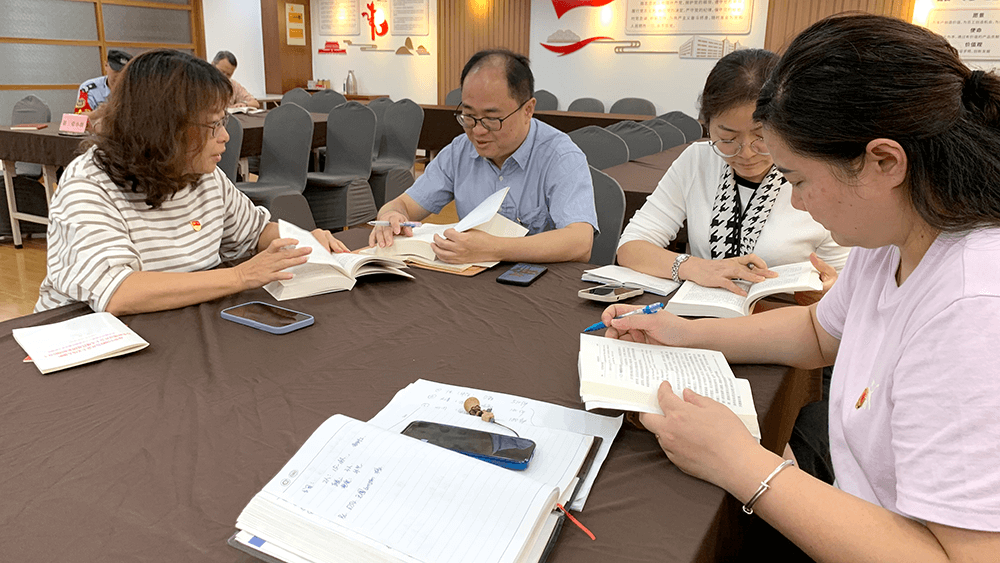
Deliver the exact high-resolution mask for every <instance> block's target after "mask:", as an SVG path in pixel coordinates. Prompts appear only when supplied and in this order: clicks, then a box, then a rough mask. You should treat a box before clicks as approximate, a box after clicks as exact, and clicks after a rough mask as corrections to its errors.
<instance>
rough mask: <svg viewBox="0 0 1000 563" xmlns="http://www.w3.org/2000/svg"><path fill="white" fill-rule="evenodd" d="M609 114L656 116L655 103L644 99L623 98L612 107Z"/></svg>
mask: <svg viewBox="0 0 1000 563" xmlns="http://www.w3.org/2000/svg"><path fill="white" fill-rule="evenodd" d="M608 112H609V113H631V114H633V115H652V116H655V115H656V106H655V105H653V102H651V101H649V100H646V99H643V98H622V99H620V100H618V101H617V102H615V103H614V104H612V105H611V109H610V110H608Z"/></svg>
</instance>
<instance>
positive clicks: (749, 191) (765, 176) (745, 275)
mask: <svg viewBox="0 0 1000 563" xmlns="http://www.w3.org/2000/svg"><path fill="white" fill-rule="evenodd" d="M777 61H778V56H777V55H775V54H774V53H772V52H770V51H765V50H763V49H740V50H737V51H734V52H732V53H730V54H728V55H726V56H725V57H723V58H722V59H720V60H719V62H718V63H716V65H715V67H714V68H713V69H712V71H711V72H710V73H709V75H708V79H707V80H706V82H705V88H704V90H703V91H702V94H701V97H700V105H701V109H700V116H699V119H700V121H701V122H702V124H703V125H704V126H705V128H706V129H707V130H708V134H709V137H710V138H711V141H708V142H697V143H694V144H692V145H691V146H690V147H688V148H687V149H685V150H684V152H683V153H681V155H680V156H679V157H678V158H677V160H676V161H675V162H674V163H673V164H672V165H671V166H670V169H669V170H667V173H666V174H664V175H663V179H661V180H660V183H659V185H657V187H656V190H654V191H653V193H652V195H650V196H649V198H648V199H647V200H646V203H645V204H644V205H643V206H642V208H640V209H639V211H637V212H636V214H635V216H634V217H632V219H631V220H630V221H629V222H628V225H627V226H626V227H625V230H624V232H623V233H622V236H621V240H620V241H619V243H618V263H619V264H621V265H622V266H627V267H629V268H632V269H633V270H637V271H640V272H644V273H647V274H651V275H654V276H657V277H661V278H667V279H671V278H672V279H673V280H674V281H678V282H679V281H682V280H692V281H694V282H696V283H697V284H699V285H702V286H705V287H722V288H725V289H728V290H729V291H732V292H733V293H736V294H739V295H746V291H744V289H743V288H741V287H740V286H738V285H737V284H735V283H734V282H733V280H736V279H740V280H746V281H749V282H758V281H762V280H764V279H765V278H766V277H771V276H773V275H774V274H773V272H771V271H770V270H768V269H767V267H768V266H781V265H784V264H792V263H796V262H804V261H807V260H810V256H811V255H813V254H814V253H815V256H813V262H814V264H815V265H816V266H817V268H818V269H819V270H820V273H821V275H822V279H823V281H824V288H827V289H828V288H829V286H830V285H832V284H833V280H834V279H836V271H837V270H840V269H841V268H843V267H844V264H845V263H846V261H847V254H848V252H849V249H847V248H844V247H842V246H840V245H838V244H837V243H836V242H834V240H833V239H832V238H831V237H830V232H829V231H827V230H826V229H824V228H823V226H822V225H820V224H819V223H817V222H816V221H814V220H813V219H812V218H811V217H809V214H808V213H805V212H803V211H799V210H797V209H795V208H794V207H793V206H792V204H791V199H792V195H791V194H792V186H791V184H789V183H788V180H786V179H785V177H784V176H783V175H782V174H781V171H780V170H778V169H777V168H776V167H775V166H774V161H773V160H772V159H771V154H770V150H769V149H768V147H767V144H766V143H765V142H764V139H763V137H762V136H761V135H762V130H763V125H762V124H761V123H760V122H759V121H756V120H755V119H754V118H753V112H754V107H755V104H756V101H757V96H758V94H759V93H760V88H761V86H762V85H763V84H764V81H765V80H767V76H768V74H770V72H771V69H773V68H774V65H775V64H776V63H777ZM685 221H686V222H687V233H688V248H689V252H690V255H689V254H684V253H677V252H672V251H670V250H667V248H666V247H667V246H668V245H669V244H670V243H671V242H672V241H673V240H674V238H676V236H677V233H678V232H679V231H680V229H681V227H682V225H684V223H685ZM799 297H800V298H802V299H803V300H804V301H809V300H813V301H814V300H815V299H818V298H819V295H818V294H815V295H803V296H799Z"/></svg>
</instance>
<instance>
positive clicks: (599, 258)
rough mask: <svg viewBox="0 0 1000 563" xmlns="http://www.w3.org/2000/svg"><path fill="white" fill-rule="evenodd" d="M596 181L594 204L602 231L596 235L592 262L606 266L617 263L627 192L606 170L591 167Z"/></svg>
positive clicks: (591, 254) (592, 176)
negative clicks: (616, 254) (616, 257)
mask: <svg viewBox="0 0 1000 563" xmlns="http://www.w3.org/2000/svg"><path fill="white" fill-rule="evenodd" d="M590 178H591V179H592V180H593V181H594V205H595V206H596V207H597V226H598V228H599V229H600V231H601V232H600V233H598V234H597V236H596V237H594V246H593V248H592V249H591V251H590V263H591V264H599V265H601V266H606V265H608V264H614V263H615V253H616V252H618V239H619V238H621V236H622V225H623V224H624V222H625V192H624V191H623V190H622V187H621V186H620V185H618V182H617V181H616V180H615V179H614V178H612V177H611V176H608V175H607V174H605V173H604V172H601V171H600V170H598V169H596V168H594V167H593V166H591V167H590Z"/></svg>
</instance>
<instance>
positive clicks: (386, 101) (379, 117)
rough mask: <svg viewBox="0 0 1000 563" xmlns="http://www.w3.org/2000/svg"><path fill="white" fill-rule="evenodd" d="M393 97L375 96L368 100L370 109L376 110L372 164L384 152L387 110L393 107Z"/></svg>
mask: <svg viewBox="0 0 1000 563" xmlns="http://www.w3.org/2000/svg"><path fill="white" fill-rule="evenodd" d="M393 103H395V102H393V101H392V98H385V97H383V98H375V99H374V100H372V101H370V102H368V109H370V110H372V111H374V112H375V119H376V122H375V146H374V147H372V164H374V163H375V160H376V159H378V155H379V153H380V152H382V143H383V137H384V135H383V131H384V130H385V110H386V109H388V108H390V107H392V104H393Z"/></svg>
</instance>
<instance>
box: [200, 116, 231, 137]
mask: <svg viewBox="0 0 1000 563" xmlns="http://www.w3.org/2000/svg"><path fill="white" fill-rule="evenodd" d="M227 124H229V114H228V113H227V114H226V115H225V117H223V118H222V119H220V120H218V121H213V122H212V123H198V125H201V126H202V127H208V128H209V129H211V130H212V137H213V138H217V137H218V136H219V135H221V134H222V130H223V129H225V128H226V125H227Z"/></svg>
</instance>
